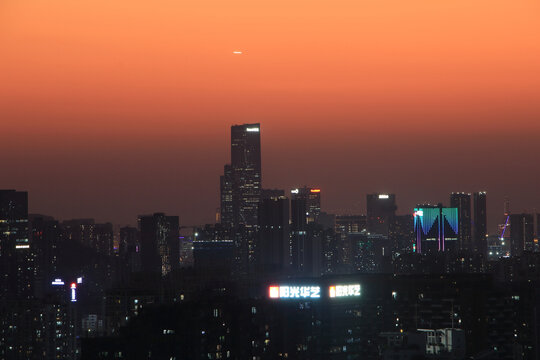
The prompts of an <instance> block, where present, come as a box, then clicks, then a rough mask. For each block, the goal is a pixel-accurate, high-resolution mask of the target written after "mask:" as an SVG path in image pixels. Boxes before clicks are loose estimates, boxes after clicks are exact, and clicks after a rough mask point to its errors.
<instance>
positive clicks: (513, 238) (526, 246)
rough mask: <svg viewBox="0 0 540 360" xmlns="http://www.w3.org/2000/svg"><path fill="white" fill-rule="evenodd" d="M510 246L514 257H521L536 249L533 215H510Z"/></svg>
mask: <svg viewBox="0 0 540 360" xmlns="http://www.w3.org/2000/svg"><path fill="white" fill-rule="evenodd" d="M510 244H511V249H512V256H521V255H523V252H524V251H533V249H534V216H533V214H511V215H510Z"/></svg>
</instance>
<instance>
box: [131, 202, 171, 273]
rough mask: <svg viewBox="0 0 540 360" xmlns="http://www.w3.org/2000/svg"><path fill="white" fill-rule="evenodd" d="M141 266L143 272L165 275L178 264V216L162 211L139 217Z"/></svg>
mask: <svg viewBox="0 0 540 360" xmlns="http://www.w3.org/2000/svg"><path fill="white" fill-rule="evenodd" d="M139 228H140V233H141V235H140V236H141V266H142V270H143V271H144V272H149V273H160V274H161V275H162V276H165V275H167V274H168V273H169V272H171V271H172V270H175V269H177V268H178V267H179V265H180V240H179V224H178V216H166V215H165V214H163V213H155V214H153V215H145V216H140V217H139Z"/></svg>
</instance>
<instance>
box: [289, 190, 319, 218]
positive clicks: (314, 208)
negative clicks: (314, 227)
mask: <svg viewBox="0 0 540 360" xmlns="http://www.w3.org/2000/svg"><path fill="white" fill-rule="evenodd" d="M291 199H292V200H303V201H304V203H305V212H306V222H307V223H308V224H309V223H312V222H318V220H319V216H320V215H321V189H319V188H311V187H307V186H304V187H301V188H296V189H292V190H291Z"/></svg>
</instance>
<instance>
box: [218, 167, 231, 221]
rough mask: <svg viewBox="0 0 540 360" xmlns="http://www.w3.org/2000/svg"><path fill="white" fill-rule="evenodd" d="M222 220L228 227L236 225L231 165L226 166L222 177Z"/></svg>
mask: <svg viewBox="0 0 540 360" xmlns="http://www.w3.org/2000/svg"><path fill="white" fill-rule="evenodd" d="M220 195H221V207H220V220H221V223H222V224H223V225H225V226H227V227H232V226H233V224H234V215H233V177H232V168H231V165H228V164H227V165H225V166H224V169H223V175H221V177H220Z"/></svg>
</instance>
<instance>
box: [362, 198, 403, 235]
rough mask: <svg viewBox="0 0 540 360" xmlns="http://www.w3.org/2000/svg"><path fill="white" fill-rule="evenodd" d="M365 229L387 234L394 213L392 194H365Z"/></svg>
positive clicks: (394, 205) (394, 203)
mask: <svg viewBox="0 0 540 360" xmlns="http://www.w3.org/2000/svg"><path fill="white" fill-rule="evenodd" d="M366 198H367V230H368V232H370V233H375V234H381V235H384V236H388V231H389V228H390V223H391V221H392V219H393V218H394V216H395V215H396V210H397V206H396V196H395V195H394V194H367V196H366Z"/></svg>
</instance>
